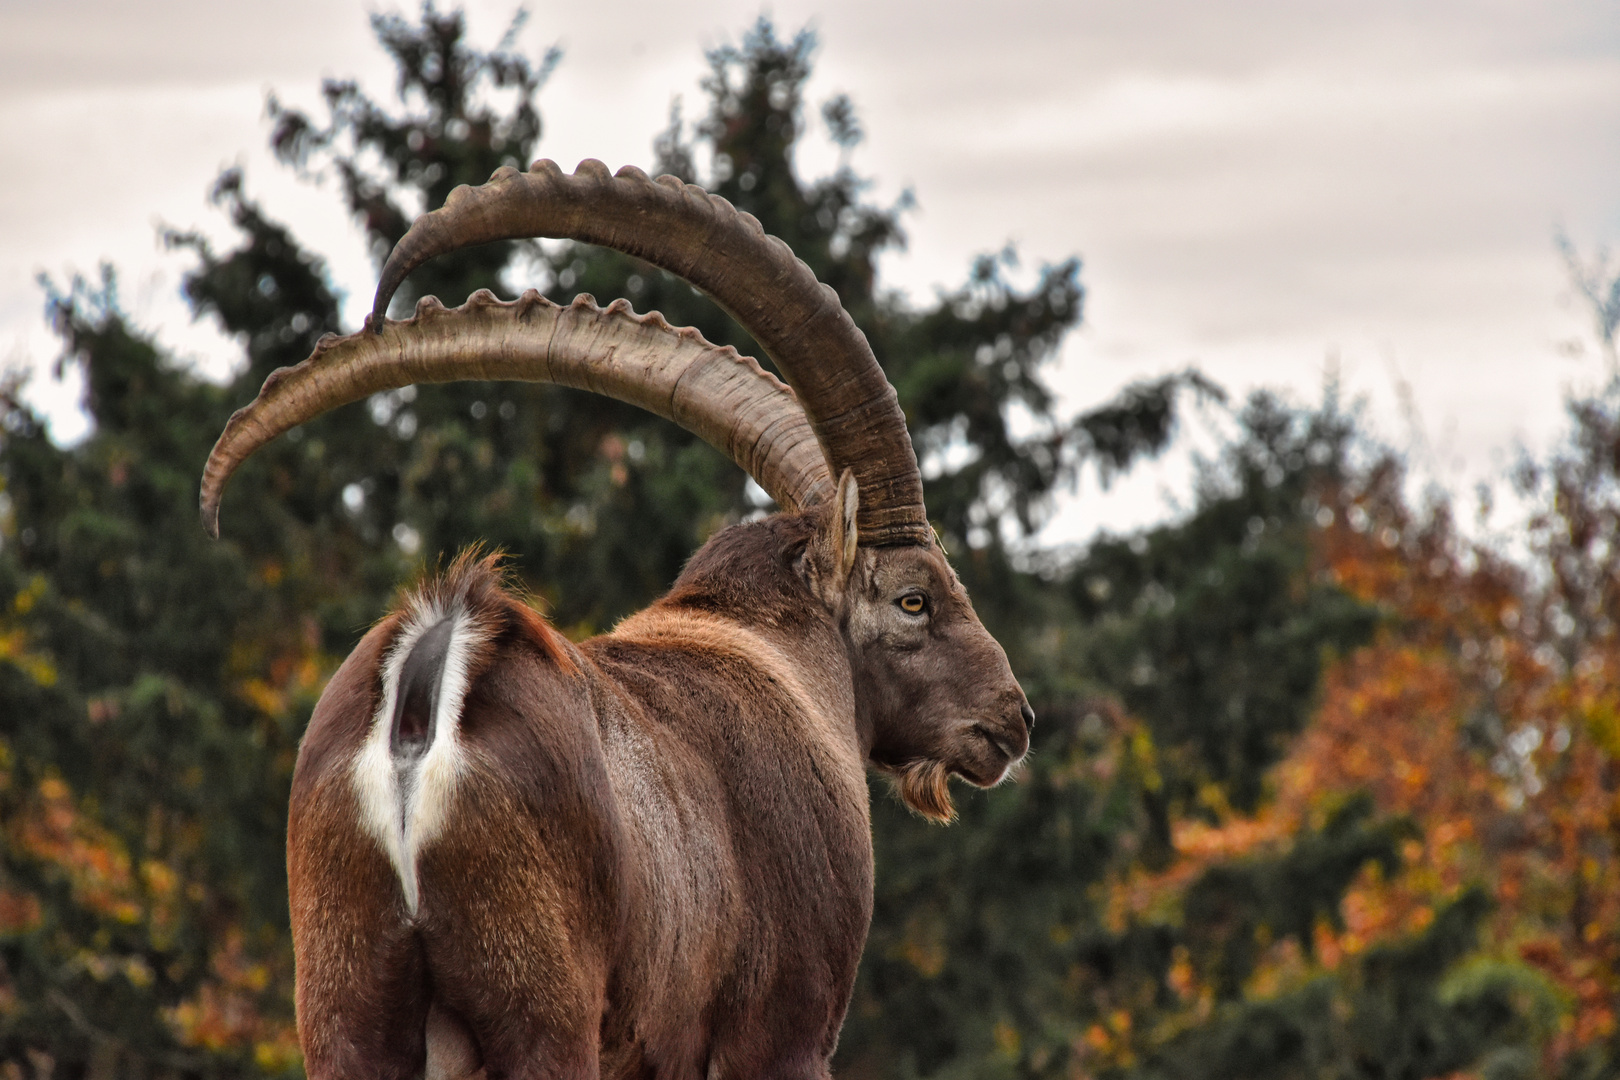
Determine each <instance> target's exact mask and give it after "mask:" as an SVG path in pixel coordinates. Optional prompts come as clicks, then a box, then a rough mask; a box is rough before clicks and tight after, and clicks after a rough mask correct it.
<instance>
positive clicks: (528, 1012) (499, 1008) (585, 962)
mask: <svg viewBox="0 0 1620 1080" xmlns="http://www.w3.org/2000/svg"><path fill="white" fill-rule="evenodd" d="M565 831H567V830H566V829H564V828H562V827H561V823H560V822H545V821H539V820H536V818H535V817H534V816H533V815H532V814H531V813H529V812H527V807H526V806H525V800H523V799H521V798H520V797H518V795H517V793H516V792H515V791H513V790H512V789H510V788H508V787H507V786H506V785H505V784H504V783H502V782H500V781H499V780H496V779H495V778H493V777H491V776H489V775H488V774H485V775H484V776H481V777H479V778H477V779H473V780H472V781H471V782H469V783H467V784H466V785H464V786H463V788H462V789H461V791H460V792H459V793H458V795H457V799H456V807H455V811H454V813H452V814H450V815H448V818H447V821H446V827H445V831H444V833H443V835H442V837H441V838H440V840H439V841H438V842H437V843H435V844H433V845H432V846H430V847H428V848H426V849H424V850H423V852H422V855H421V861H420V876H421V883H422V907H421V911H420V913H419V915H418V926H419V927H420V930H421V934H422V940H423V942H424V948H425V950H426V955H427V963H428V970H429V978H430V979H431V980H432V982H433V987H434V994H435V997H436V999H437V1000H438V1001H439V1002H440V1003H441V1004H442V1007H443V1008H445V1009H447V1010H449V1011H452V1012H454V1013H455V1014H456V1015H457V1016H458V1017H460V1018H462V1019H463V1020H464V1022H465V1025H466V1029H467V1032H468V1035H469V1036H470V1039H471V1041H472V1043H473V1045H474V1046H475V1047H476V1051H477V1053H478V1055H479V1059H480V1061H481V1063H482V1065H483V1067H484V1069H485V1070H486V1071H487V1075H488V1077H489V1080H497V1078H511V1080H529V1078H534V1080H540V1078H545V1080H565V1078H566V1080H597V1078H598V1076H599V1075H600V1055H601V1039H600V1036H601V1022H602V1021H601V1018H602V1013H603V1007H604V999H605V987H606V966H605V964H604V962H603V960H602V948H601V944H600V943H601V940H602V935H601V931H600V928H599V927H598V926H596V925H595V921H596V918H597V913H596V911H595V909H596V908H597V907H599V906H601V905H600V904H599V903H593V902H592V901H593V898H592V896H591V895H590V890H588V889H581V887H580V882H579V879H580V876H581V874H582V873H584V872H585V871H584V868H583V867H581V866H580V865H579V863H578V859H577V856H576V854H575V853H574V852H573V851H572V850H570V849H571V848H572V847H573V846H574V845H571V844H569V843H567V842H564V841H562V840H561V839H560V837H559V836H558V833H559V832H565Z"/></svg>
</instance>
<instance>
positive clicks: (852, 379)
mask: <svg viewBox="0 0 1620 1080" xmlns="http://www.w3.org/2000/svg"><path fill="white" fill-rule="evenodd" d="M520 237H554V238H561V239H571V240H577V241H581V242H585V243H592V244H599V245H601V246H603V247H608V248H613V249H614V250H617V251H621V252H623V253H625V254H627V255H631V256H634V257H636V258H639V259H642V260H644V261H646V262H649V263H651V264H653V265H654V266H658V267H661V268H663V269H665V270H668V271H670V272H671V273H674V274H676V275H678V276H680V277H682V278H684V279H685V280H687V281H688V282H690V283H691V284H693V285H695V286H697V287H698V288H699V289H701V290H703V291H704V292H706V293H707V294H708V295H709V296H710V297H712V298H713V299H714V300H715V301H716V302H718V303H719V304H720V306H721V307H722V308H724V309H725V310H726V311H727V312H728V313H729V314H730V315H731V316H732V317H733V318H735V319H736V320H737V322H738V323H739V324H741V325H742V327H743V328H744V329H745V330H747V331H748V332H749V333H750V334H752V335H753V337H754V339H755V340H756V341H758V342H759V343H760V345H761V346H762V347H763V348H764V349H765V352H766V354H767V355H769V356H770V358H771V359H772V360H773V361H775V363H776V366H777V368H778V369H779V370H780V371H781V372H782V374H783V376H784V377H785V378H786V379H787V381H788V383H789V384H790V385H791V386H792V387H793V389H794V390H795V391H796V392H797V394H798V398H799V401H800V402H801V404H802V405H803V407H804V410H805V412H806V414H808V416H809V418H810V423H811V425H812V427H813V428H814V430H815V434H816V438H817V441H818V442H819V444H820V446H821V449H822V452H823V453H824V454H825V456H826V458H827V466H828V472H829V474H830V475H832V476H838V475H841V474H842V472H843V470H844V469H846V468H848V469H852V470H853V471H854V473H855V477H856V481H857V483H858V484H859V487H860V493H861V498H860V534H861V540H862V542H863V543H867V544H896V543H916V544H929V543H932V542H933V533H932V530H931V529H930V528H929V526H928V520H927V512H926V510H925V509H924V508H923V502H922V477H921V475H920V473H919V472H918V469H917V459H916V455H915V452H914V451H913V449H912V446H911V438H910V435H909V434H908V432H907V430H906V422H905V414H904V413H903V412H902V411H901V409H900V405H899V400H898V398H897V397H896V395H895V392H894V388H893V387H892V386H890V385H889V382H888V379H887V378H886V377H885V376H884V374H883V371H882V369H881V368H880V367H879V366H878V363H877V359H876V357H875V356H874V355H873V353H872V349H871V346H870V344H869V343H868V342H867V340H866V336H865V335H864V334H863V333H861V331H860V329H859V327H857V326H856V325H855V323H854V320H852V319H851V318H850V317H849V314H848V312H846V311H845V310H844V308H843V305H842V303H841V302H840V301H839V299H838V295H837V293H836V292H834V291H833V290H832V289H831V288H829V287H828V286H826V285H824V284H823V283H821V282H820V281H818V280H817V279H816V276H815V274H814V272H813V271H811V269H810V267H809V266H808V265H806V264H805V263H804V261H803V260H801V259H799V258H798V257H797V256H795V255H794V254H793V252H792V250H791V249H790V248H789V247H788V245H787V244H786V243H784V242H783V241H782V240H781V239H779V238H777V237H774V236H771V235H769V234H768V233H766V232H765V229H764V227H763V225H761V224H760V222H759V220H758V219H757V218H755V217H754V216H753V215H752V214H749V213H747V212H745V211H740V210H738V209H737V208H736V207H734V206H732V205H731V203H729V202H727V201H726V200H725V199H724V198H721V197H720V196H718V195H714V194H711V193H709V192H706V191H704V190H703V189H702V188H701V187H698V186H697V185H695V184H687V183H684V182H682V181H681V180H679V179H678V178H676V177H669V176H665V177H659V178H658V179H656V180H650V179H648V177H647V175H646V173H644V172H642V171H641V170H640V169H637V168H634V167H633V166H627V167H625V168H623V169H620V170H619V171H618V173H617V174H611V173H609V171H608V169H607V166H605V165H603V164H602V163H601V162H600V161H596V160H594V159H586V160H585V161H582V162H580V164H579V166H578V168H577V169H576V170H575V171H574V173H573V174H572V175H569V174H566V173H564V172H563V171H562V169H561V168H559V167H558V165H557V164H556V163H555V162H553V161H550V160H544V159H542V160H540V161H537V162H535V163H534V164H533V165H532V166H531V167H530V169H529V171H528V172H519V171H518V170H517V169H515V168H513V167H511V166H503V167H502V168H500V169H497V170H496V171H495V173H494V174H493V175H492V176H491V177H490V179H489V182H488V183H485V184H483V185H481V186H479V187H476V188H474V187H467V186H462V187H458V188H457V189H455V191H453V192H451V194H450V197H449V198H448V199H447V200H446V201H445V205H444V206H443V207H441V208H440V209H438V210H434V211H432V212H431V213H427V214H424V215H422V216H421V217H419V218H417V220H416V222H415V224H413V225H412V226H411V229H410V231H409V232H408V233H406V235H405V236H404V237H403V238H401V239H400V241H399V243H398V244H397V245H396V246H395V248H394V251H393V253H392V254H391V255H390V256H389V258H388V261H387V263H386V264H385V265H384V267H383V272H382V275H381V279H380V281H379V283H378V286H377V295H376V299H375V302H374V304H373V308H372V314H371V317H370V319H369V320H368V322H369V323H370V324H371V325H373V326H380V325H382V319H383V315H384V313H385V312H386V311H387V308H388V303H389V301H390V299H392V297H393V295H394V293H395V292H396V291H397V290H398V289H399V287H400V285H401V284H402V283H403V282H404V280H405V278H406V276H407V275H409V274H410V272H411V271H412V270H414V269H415V268H416V267H418V266H420V265H421V264H422V263H424V262H426V261H427V260H428V259H431V258H433V257H434V256H436V255H440V254H443V253H445V252H448V251H452V250H455V249H457V248H461V247H466V246H469V245H472V244H478V243H486V242H489V241H493V240H509V239H516V238H520Z"/></svg>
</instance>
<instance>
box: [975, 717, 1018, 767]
mask: <svg viewBox="0 0 1620 1080" xmlns="http://www.w3.org/2000/svg"><path fill="white" fill-rule="evenodd" d="M973 730H974V731H977V732H978V733H979V735H980V736H981V737H982V738H983V739H984V741H985V742H987V743H989V744H990V745H991V746H993V747H995V748H996V752H997V753H999V754H1000V755H1001V756H1002V757H1004V758H1006V759H1007V760H1008V761H1011V760H1012V759H1013V758H1015V757H1017V756H1018V751H1017V750H1015V749H1013V748H1012V747H1011V746H1009V745H1008V744H1007V740H1006V738H1005V737H1004V736H1002V735H997V734H996V733H995V732H994V731H991V730H990V729H989V728H987V727H985V726H984V725H983V724H974V725H973Z"/></svg>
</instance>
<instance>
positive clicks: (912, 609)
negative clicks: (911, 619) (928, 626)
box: [899, 593, 928, 615]
mask: <svg viewBox="0 0 1620 1080" xmlns="http://www.w3.org/2000/svg"><path fill="white" fill-rule="evenodd" d="M899 604H900V610H901V611H904V612H905V613H906V614H908V615H921V614H922V613H923V609H924V608H926V607H927V606H928V601H927V600H924V599H923V598H922V597H921V596H920V595H918V594H917V593H908V594H907V595H905V596H902V597H901V598H900V600H899Z"/></svg>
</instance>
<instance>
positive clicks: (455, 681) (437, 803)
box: [353, 599, 488, 915]
mask: <svg viewBox="0 0 1620 1080" xmlns="http://www.w3.org/2000/svg"><path fill="white" fill-rule="evenodd" d="M447 618H448V619H453V620H454V623H453V624H452V626H451V630H450V644H449V648H448V649H447V650H446V652H445V659H444V666H443V667H442V668H440V670H439V693H438V703H437V707H436V708H435V709H434V713H433V727H432V730H431V732H430V736H429V741H428V748H427V751H426V752H425V753H423V754H422V755H421V756H420V757H417V758H415V759H414V760H413V761H410V762H408V763H403V764H402V765H401V766H399V767H396V764H395V761H394V756H393V753H392V749H391V747H390V746H389V736H390V733H391V731H392V729H393V719H394V706H395V702H396V701H397V699H398V696H399V680H400V674H401V672H402V671H403V669H404V667H405V661H406V660H407V659H408V658H409V657H410V655H411V650H413V649H414V648H416V645H417V642H419V641H420V640H421V639H422V635H423V634H425V633H427V631H429V630H431V629H433V627H435V626H437V625H438V624H439V623H440V622H441V621H443V620H444V619H447ZM487 636H488V631H487V630H486V629H485V627H483V626H482V625H480V624H479V622H478V620H476V619H475V618H474V617H473V616H472V614H471V613H470V612H468V611H467V609H466V608H465V607H464V606H463V605H462V603H461V602H460V600H459V599H456V600H453V601H451V605H450V606H449V607H448V608H441V607H440V606H439V605H438V604H436V603H423V602H419V601H418V602H413V604H412V606H411V608H410V609H409V610H408V611H407V613H406V616H405V618H404V619H403V620H402V621H401V624H400V629H399V632H398V633H397V634H396V635H395V636H394V644H393V645H392V646H391V647H390V648H389V650H388V656H387V658H386V659H385V660H384V661H383V695H382V701H381V702H380V703H379V704H378V706H377V712H376V714H375V715H373V716H372V718H371V732H370V734H369V735H367V736H366V741H365V745H364V746H362V747H361V748H360V752H359V753H358V754H356V755H355V758H354V765H353V779H354V789H355V794H356V795H357V796H358V797H359V800H360V816H361V819H362V821H364V823H365V827H366V831H367V832H369V833H370V834H371V835H372V836H373V837H374V838H375V839H376V840H377V842H378V843H379V844H381V845H382V849H383V851H385V852H386V853H387V854H388V858H389V861H391V862H392V863H393V864H394V872H395V873H396V874H397V875H398V876H399V883H400V887H401V888H402V889H403V890H404V892H405V906H406V908H407V909H409V911H410V913H411V914H412V915H415V914H416V908H417V902H418V890H417V880H416V859H417V855H418V854H419V853H420V852H421V850H422V849H423V847H425V846H426V845H427V844H429V843H431V842H432V841H433V840H434V839H435V838H436V837H438V835H439V834H440V833H441V832H443V831H444V826H445V823H446V821H447V820H448V819H449V812H450V801H451V799H452V797H453V796H454V795H455V791H456V784H457V781H458V780H459V779H460V777H461V775H462V773H463V772H464V771H465V768H466V763H467V759H466V751H465V749H464V748H463V747H462V745H461V740H460V737H459V731H458V724H459V720H460V718H461V706H462V702H463V701H464V700H465V699H466V696H467V671H468V666H469V664H470V662H471V659H472V656H473V653H474V652H475V651H476V650H477V648H478V646H479V645H481V644H482V643H483V642H484V641H485V640H486V639H487Z"/></svg>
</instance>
